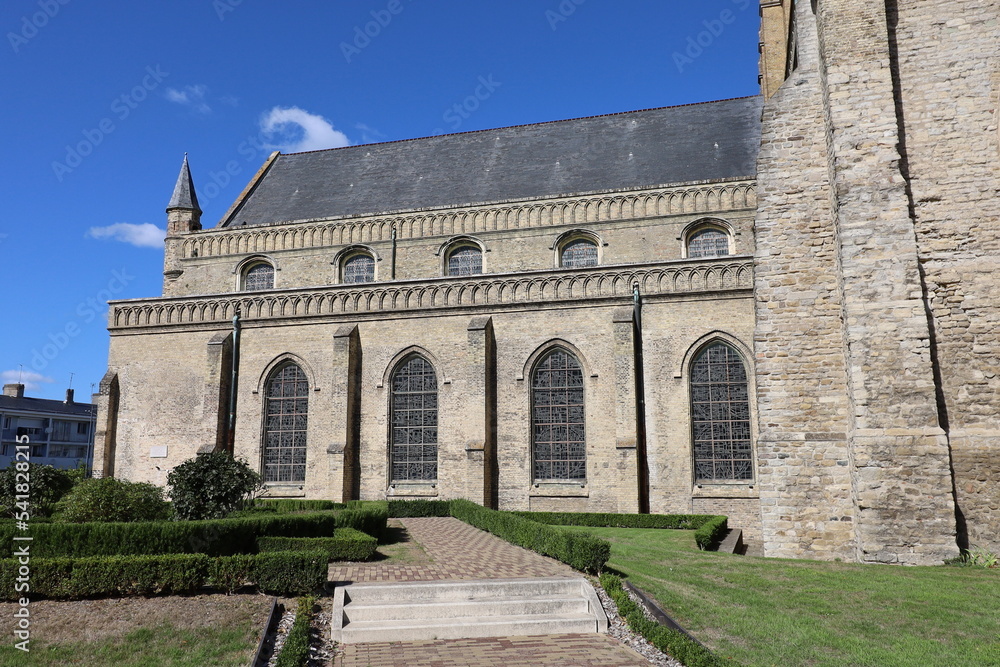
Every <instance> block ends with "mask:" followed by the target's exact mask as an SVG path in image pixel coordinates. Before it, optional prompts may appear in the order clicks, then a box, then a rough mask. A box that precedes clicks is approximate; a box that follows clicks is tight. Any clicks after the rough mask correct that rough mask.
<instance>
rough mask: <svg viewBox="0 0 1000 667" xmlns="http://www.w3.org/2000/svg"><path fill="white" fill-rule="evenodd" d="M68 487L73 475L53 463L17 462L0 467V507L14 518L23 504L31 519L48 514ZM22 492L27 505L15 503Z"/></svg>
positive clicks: (71, 483) (69, 487)
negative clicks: (53, 465)
mask: <svg viewBox="0 0 1000 667" xmlns="http://www.w3.org/2000/svg"><path fill="white" fill-rule="evenodd" d="M71 488H73V478H72V476H71V475H70V473H69V471H66V470H60V469H58V468H53V467H52V466H46V465H39V464H37V463H27V462H25V461H19V462H17V463H11V464H10V465H9V466H8V467H6V468H4V469H3V470H0V506H2V507H3V515H4V516H15V517H16V516H18V515H19V514H20V512H22V511H24V510H23V508H24V507H27V508H28V510H27V511H28V515H29V516H30V517H32V518H34V517H43V516H48V515H49V514H50V513H51V512H52V508H53V506H54V505H55V504H56V502H57V501H58V500H59V499H60V498H62V497H63V496H64V495H66V493H67V492H69V490H70V489H71ZM25 495H26V496H28V503H27V505H21V506H18V504H17V503H18V496H25ZM22 501H23V498H22Z"/></svg>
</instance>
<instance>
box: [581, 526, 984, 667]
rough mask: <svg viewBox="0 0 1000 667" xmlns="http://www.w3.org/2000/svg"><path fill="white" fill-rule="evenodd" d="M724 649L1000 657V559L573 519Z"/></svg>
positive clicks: (780, 662) (877, 661) (890, 659)
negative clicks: (861, 557) (709, 540)
mask: <svg viewBox="0 0 1000 667" xmlns="http://www.w3.org/2000/svg"><path fill="white" fill-rule="evenodd" d="M566 530H580V531H586V532H590V533H592V534H594V535H596V536H598V537H601V538H603V539H606V540H608V541H609V542H611V560H610V561H609V562H608V568H609V569H611V570H616V571H618V572H620V573H621V574H623V575H625V576H627V577H628V579H629V581H631V582H632V583H633V584H635V585H636V586H638V587H639V588H641V589H643V590H644V591H645V592H646V593H648V594H650V595H651V596H652V597H654V598H655V599H656V600H657V601H658V602H659V604H660V605H661V606H662V607H663V609H664V610H665V611H666V612H667V613H668V614H669V615H670V616H671V617H672V618H674V619H675V620H676V621H677V622H678V623H680V624H681V625H682V626H683V627H684V628H685V629H687V630H688V631H689V632H691V633H692V634H693V635H694V636H695V637H697V638H698V640H699V641H701V642H702V643H704V644H706V645H707V646H708V647H709V648H711V649H712V650H713V651H715V652H716V653H717V655H719V656H720V657H724V658H725V657H730V658H733V659H734V660H736V661H738V662H740V663H743V664H745V665H754V666H757V665H768V666H770V665H776V666H779V667H791V666H796V665H809V666H820V665H830V666H831V667H832V666H834V665H836V666H837V667H845V666H848V665H858V666H865V667H868V666H871V667H892V666H897V665H919V666H920V667H937V666H946V667H961V666H963V665H969V666H970V667H972V666H975V667H985V666H988V665H1000V571H998V570H984V569H977V568H957V567H943V566H942V567H897V566H885V565H858V564H847V563H829V562H818V561H807V560H782V559H770V558H754V557H748V556H733V555H730V554H720V553H714V552H705V551H698V549H697V547H696V546H695V544H694V540H693V538H692V536H691V532H690V531H682V530H644V529H638V528H575V527H574V528H566Z"/></svg>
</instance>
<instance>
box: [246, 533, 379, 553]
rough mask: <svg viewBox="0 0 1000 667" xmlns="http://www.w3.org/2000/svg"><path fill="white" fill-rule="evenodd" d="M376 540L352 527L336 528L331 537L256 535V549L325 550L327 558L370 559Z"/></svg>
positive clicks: (263, 550) (376, 545)
mask: <svg viewBox="0 0 1000 667" xmlns="http://www.w3.org/2000/svg"><path fill="white" fill-rule="evenodd" d="M377 547H378V540H376V539H375V538H374V537H372V536H371V535H367V534H365V533H362V532H361V531H360V530H355V529H353V528H338V529H337V530H335V531H334V533H333V537H258V538H257V551H258V552H265V551H312V550H316V549H319V550H321V551H324V552H326V554H327V556H328V560H331V561H334V560H349V561H364V560H371V558H372V556H374V555H375V549H376V548H377Z"/></svg>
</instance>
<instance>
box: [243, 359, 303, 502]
mask: <svg viewBox="0 0 1000 667" xmlns="http://www.w3.org/2000/svg"><path fill="white" fill-rule="evenodd" d="M289 363H293V364H295V365H296V366H298V367H299V368H300V369H301V370H302V372H303V373H304V374H305V376H306V380H307V381H308V383H309V391H310V393H315V392H318V391H319V387H318V386H316V384H315V378H316V377H317V376H316V370H315V369H314V368H313V367H312V365H311V364H310V363H309V362H307V361H306V360H305V359H304V358H302V357H300V356H299V355H297V354H294V353H292V352H283V353H281V354H279V355H277V356H276V357H274V358H273V359H271V361H269V362H268V363H267V364H266V365H265V366H264V368H263V369H262V370H261V372H260V375H258V376H257V385H256V387H253V389H252V394H253V395H254V396H255V397H256V399H257V400H256V401H255V402H256V407H255V408H254V409H256V410H259V411H260V430H259V432H258V434H257V450H256V452H255V453H254V454H253V456H248V459H250V460H253V459H254V458H255V459H256V460H257V462H258V464H259V467H258V471H259V472H260V476H261V478H262V479H263V477H264V434H265V427H266V424H267V382H268V380H269V379H270V378H271V376H272V375H273V374H274V373H275V371H277V370H278V369H279V368H280V367H282V366H284V365H285V364H289ZM314 403H315V402H314V401H312V400H310V401H309V408H308V409H309V410H310V411H312V410H313V409H314V408H315V404H314ZM248 416H250V415H248ZM315 421H316V420H313V419H309V420H308V421H307V425H306V428H307V431H306V457H307V458H306V477H307V479H308V473H309V463H308V456H309V447H310V444H309V443H314V442H316V437H315V433H313V429H314V428H315V426H316V424H315ZM237 431H238V429H237ZM238 439H239V436H238V435H237V440H238ZM248 453H249V452H248ZM264 487H265V489H267V490H268V491H267V494H266V495H269V496H274V497H284V496H289V497H292V496H301V495H302V493H301V489H302V488H303V487H304V483H303V482H266V483H264Z"/></svg>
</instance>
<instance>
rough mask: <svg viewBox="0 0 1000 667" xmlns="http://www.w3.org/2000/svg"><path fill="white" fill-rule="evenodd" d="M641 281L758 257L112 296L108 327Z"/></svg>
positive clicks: (745, 269)
mask: <svg viewBox="0 0 1000 667" xmlns="http://www.w3.org/2000/svg"><path fill="white" fill-rule="evenodd" d="M635 283H638V284H639V289H640V290H641V291H642V293H643V295H644V296H645V297H653V296H656V295H674V294H692V293H699V292H723V291H733V290H747V291H749V290H750V289H751V288H752V286H753V258H752V257H750V256H745V255H743V256H735V257H724V258H719V259H715V260H699V261H691V260H684V261H673V262H657V263H649V264H641V265H636V264H629V265H621V266H606V267H602V266H598V267H592V268H588V269H575V270H566V269H555V270H548V271H533V272H525V273H517V274H504V275H483V276H477V277H452V278H448V277H445V278H434V279H431V280H420V281H397V282H387V283H370V284H367V285H333V286H326V287H314V288H307V289H297V290H272V291H268V292H239V293H234V294H217V295H210V296H196V297H186V298H156V299H141V300H140V299H136V300H130V301H113V302H111V304H110V311H109V313H108V328H109V329H110V330H111V331H112V332H113V333H115V332H121V331H122V330H134V329H144V328H150V327H154V328H159V327H172V328H184V327H186V326H189V325H196V324H207V325H225V324H226V323H228V322H229V321H230V320H231V319H232V317H233V315H234V314H235V313H236V311H237V310H239V312H240V314H241V316H242V318H243V320H244V321H245V322H248V323H249V322H251V321H253V320H283V319H293V318H331V317H333V318H336V317H337V316H344V315H350V316H357V315H364V314H378V313H390V312H400V313H402V312H426V311H431V310H445V309H466V308H473V307H487V308H505V307H520V306H523V305H525V304H532V305H536V306H537V305H544V304H546V303H565V302H586V301H597V300H602V299H621V298H627V299H629V300H631V298H632V285H633V284H635Z"/></svg>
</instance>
